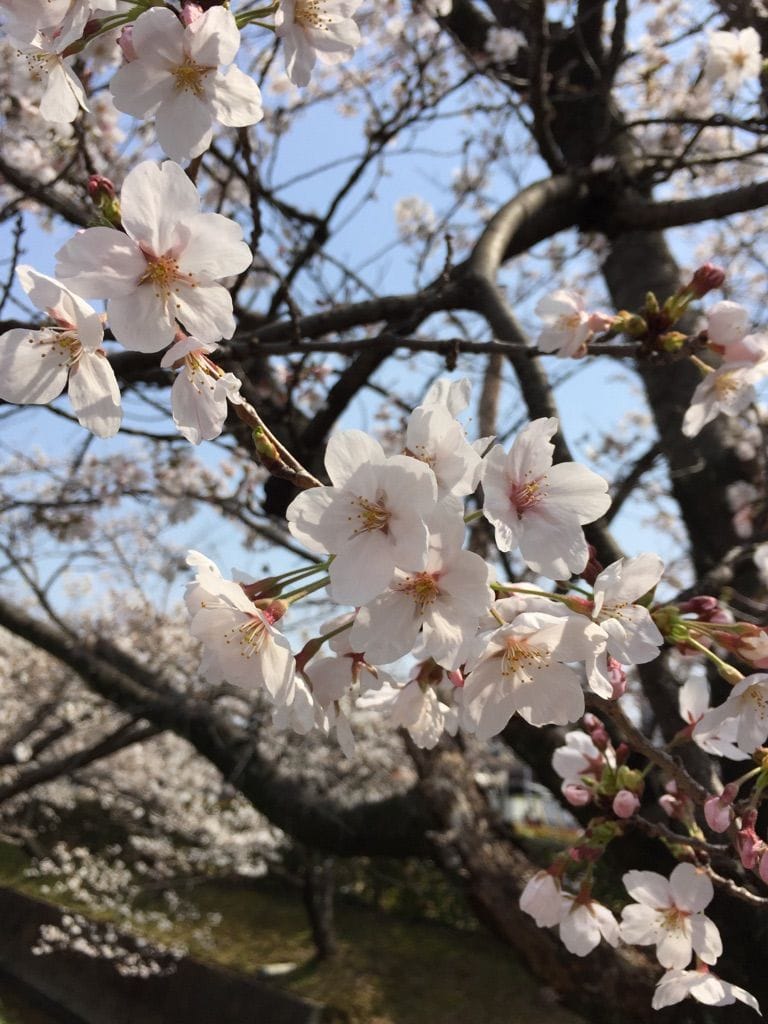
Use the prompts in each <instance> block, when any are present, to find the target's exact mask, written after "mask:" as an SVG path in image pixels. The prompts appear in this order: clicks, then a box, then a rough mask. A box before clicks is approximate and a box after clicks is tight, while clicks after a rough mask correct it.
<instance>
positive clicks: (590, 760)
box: [552, 729, 606, 789]
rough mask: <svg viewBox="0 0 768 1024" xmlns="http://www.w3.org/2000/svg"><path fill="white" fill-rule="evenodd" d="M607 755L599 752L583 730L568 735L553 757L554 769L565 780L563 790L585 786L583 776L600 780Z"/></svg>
mask: <svg viewBox="0 0 768 1024" xmlns="http://www.w3.org/2000/svg"><path fill="white" fill-rule="evenodd" d="M605 763H606V754H605V753H603V751H601V750H598V748H597V747H596V746H595V744H594V743H593V741H592V738H591V737H590V736H588V735H587V733H585V732H583V731H582V730H581V729H574V730H572V731H571V732H568V733H566V735H565V743H564V744H563V745H562V746H560V747H558V748H557V750H556V751H555V752H554V754H553V755H552V767H553V768H554V769H555V771H556V772H557V774H558V775H559V776H560V778H561V779H562V780H563V785H562V788H563V789H565V788H566V787H567V786H577V787H580V788H586V787H585V786H584V780H583V778H582V777H583V776H585V775H587V776H590V775H591V776H593V777H596V778H599V777H600V776H601V775H602V771H603V765H604V764H605Z"/></svg>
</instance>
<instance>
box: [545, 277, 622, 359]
mask: <svg viewBox="0 0 768 1024" xmlns="http://www.w3.org/2000/svg"><path fill="white" fill-rule="evenodd" d="M536 315H537V316H539V317H540V318H541V319H542V320H543V321H544V323H545V324H546V327H545V328H544V330H543V331H541V333H540V334H539V336H538V338H537V341H536V344H537V346H538V347H539V349H541V351H542V352H556V353H557V354H558V356H560V357H561V358H566V357H569V356H570V357H573V356H581V355H584V353H585V352H586V350H587V342H588V341H589V339H590V338H591V337H592V335H593V334H594V333H595V331H598V330H602V329H604V328H605V327H608V326H609V325H610V323H611V320H610V318H609V317H606V316H604V314H602V313H588V312H587V310H586V309H585V308H584V300H583V299H582V297H581V296H580V295H579V294H578V293H577V292H572V291H568V290H567V289H560V290H558V291H555V292H551V293H550V294H549V295H545V296H544V298H543V299H540V300H539V302H538V304H537V306H536Z"/></svg>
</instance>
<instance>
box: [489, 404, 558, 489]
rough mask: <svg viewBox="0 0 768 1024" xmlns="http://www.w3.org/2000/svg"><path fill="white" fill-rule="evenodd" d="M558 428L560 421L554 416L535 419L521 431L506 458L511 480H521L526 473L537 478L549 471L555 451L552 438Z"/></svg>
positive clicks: (507, 470)
mask: <svg viewBox="0 0 768 1024" xmlns="http://www.w3.org/2000/svg"><path fill="white" fill-rule="evenodd" d="M557 428H558V422H557V420H556V419H555V417H554V416H553V417H549V418H547V417H543V418H542V419H538V420H533V422H532V423H529V424H528V426H527V427H525V428H524V429H523V430H521V431H520V433H519V434H518V435H517V437H516V438H515V442H514V444H513V445H512V448H511V450H510V452H509V456H508V457H507V460H506V472H507V474H508V476H509V478H510V479H511V480H514V481H516V482H520V481H522V480H523V479H524V478H525V476H526V474H529V476H530V478H532V479H536V478H537V477H540V476H542V475H543V474H544V473H547V472H548V471H549V469H550V467H551V466H552V457H553V455H554V451H555V446H554V445H553V444H552V443H551V438H552V437H554V435H555V434H556V433H557ZM494 451H495V449H494Z"/></svg>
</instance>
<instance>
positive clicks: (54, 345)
mask: <svg viewBox="0 0 768 1024" xmlns="http://www.w3.org/2000/svg"><path fill="white" fill-rule="evenodd" d="M30 343H31V344H32V345H33V346H35V347H37V348H42V349H43V351H42V352H41V353H40V358H41V359H45V358H48V359H50V358H51V357H52V356H54V355H55V356H58V364H59V366H73V365H74V364H75V363H76V362H77V361H78V359H79V358H80V356H81V355H82V354H83V346H82V345H81V344H80V339H79V338H78V337H77V335H75V334H71V333H67V332H66V331H58V330H56V328H53V327H50V328H47V329H46V330H44V331H41V332H40V334H39V336H38V337H34V336H33V337H30Z"/></svg>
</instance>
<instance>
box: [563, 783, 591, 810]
mask: <svg viewBox="0 0 768 1024" xmlns="http://www.w3.org/2000/svg"><path fill="white" fill-rule="evenodd" d="M563 796H564V797H565V799H566V800H567V801H568V803H569V804H570V805H571V807H585V806H586V805H587V804H588V803H589V802H590V801H591V799H592V794H591V793H590V791H589V790H588V789H586V788H585V787H584V786H579V785H577V784H576V783H574V782H568V783H566V785H565V786H563Z"/></svg>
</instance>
